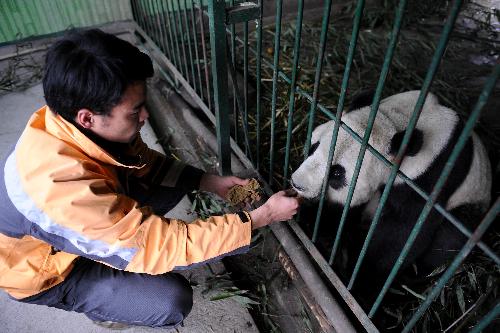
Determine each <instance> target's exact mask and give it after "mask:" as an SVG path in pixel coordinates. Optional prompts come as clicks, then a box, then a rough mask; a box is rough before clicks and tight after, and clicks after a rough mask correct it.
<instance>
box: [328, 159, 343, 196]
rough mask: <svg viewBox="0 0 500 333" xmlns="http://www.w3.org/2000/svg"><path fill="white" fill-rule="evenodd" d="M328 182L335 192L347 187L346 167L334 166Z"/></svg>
mask: <svg viewBox="0 0 500 333" xmlns="http://www.w3.org/2000/svg"><path fill="white" fill-rule="evenodd" d="M328 182H329V184H330V186H331V187H332V188H333V189H335V190H338V189H340V188H342V187H344V186H345V185H346V181H345V169H344V167H343V166H341V165H340V164H335V165H332V167H331V168H330V175H329V177H328Z"/></svg>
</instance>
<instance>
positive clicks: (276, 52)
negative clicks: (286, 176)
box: [269, 0, 283, 186]
mask: <svg viewBox="0 0 500 333" xmlns="http://www.w3.org/2000/svg"><path fill="white" fill-rule="evenodd" d="M282 2H283V1H282V0H276V19H275V20H276V29H275V31H274V71H273V95H272V102H271V144H270V147H269V186H271V185H272V184H273V172H274V140H275V136H276V99H277V94H278V72H279V62H280V36H281V9H282Z"/></svg>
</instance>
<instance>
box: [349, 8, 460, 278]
mask: <svg viewBox="0 0 500 333" xmlns="http://www.w3.org/2000/svg"><path fill="white" fill-rule="evenodd" d="M461 4H462V1H461V0H455V2H454V3H453V7H452V10H451V13H450V16H449V18H448V20H447V22H446V25H445V27H444V28H443V33H442V35H441V38H440V41H439V43H438V47H437V48H436V51H435V53H434V56H433V58H432V61H431V65H430V67H429V70H428V71H427V75H426V78H425V80H424V83H423V85H422V88H421V91H420V95H419V97H418V100H417V103H416V105H415V108H414V111H413V113H412V116H411V118H410V121H409V123H408V126H407V129H406V131H405V135H404V137H403V142H402V143H401V147H400V148H399V150H398V153H397V155H396V158H395V160H394V164H393V166H392V168H391V174H390V176H389V179H388V181H387V184H386V186H385V188H384V191H383V193H382V196H381V198H380V202H379V205H378V207H377V210H376V212H375V215H374V217H373V220H372V223H371V225H370V229H369V230H368V234H367V237H366V239H365V242H364V244H363V248H362V249H363V250H365V251H363V250H362V251H361V253H362V255H360V257H359V259H358V262H359V266H361V264H362V262H363V259H364V254H365V253H366V249H367V248H368V246H369V243H370V241H371V239H372V237H373V233H374V232H375V228H376V226H377V224H378V221H379V219H380V217H381V216H382V210H383V207H384V205H385V203H386V201H387V199H388V197H389V193H390V191H391V189H392V185H393V183H394V181H395V179H396V175H397V172H398V171H399V167H400V165H401V163H402V162H403V158H404V155H405V153H406V148H407V146H408V143H409V142H410V138H411V134H412V133H413V130H414V129H415V127H416V125H417V122H418V118H419V117H420V113H421V112H422V108H423V106H424V102H425V99H426V97H427V94H428V92H429V90H430V87H431V84H432V81H433V79H434V76H435V75H436V72H437V70H438V67H439V64H440V62H441V59H442V57H443V54H444V51H445V50H446V45H447V44H448V39H449V36H450V34H451V31H452V30H453V26H454V24H455V20H456V18H457V15H458V13H459V11H460V7H461ZM355 278H356V276H353V277H352V278H351V281H353V283H354V280H355ZM351 286H352V284H351Z"/></svg>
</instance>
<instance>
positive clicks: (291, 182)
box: [290, 179, 304, 191]
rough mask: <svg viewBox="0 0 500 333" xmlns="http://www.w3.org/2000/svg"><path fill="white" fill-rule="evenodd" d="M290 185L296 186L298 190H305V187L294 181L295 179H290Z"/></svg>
mask: <svg viewBox="0 0 500 333" xmlns="http://www.w3.org/2000/svg"><path fill="white" fill-rule="evenodd" d="M290 185H292V187H293V188H295V189H296V190H299V191H304V188H303V187H301V186H299V185H297V184H296V183H294V182H293V179H292V180H290Z"/></svg>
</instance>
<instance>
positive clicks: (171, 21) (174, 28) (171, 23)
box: [166, 0, 186, 75]
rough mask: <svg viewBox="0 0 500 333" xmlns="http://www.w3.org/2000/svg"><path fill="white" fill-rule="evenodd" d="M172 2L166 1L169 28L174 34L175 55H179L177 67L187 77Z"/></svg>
mask: <svg viewBox="0 0 500 333" xmlns="http://www.w3.org/2000/svg"><path fill="white" fill-rule="evenodd" d="M170 2H171V1H169V0H167V1H166V4H167V12H168V21H169V26H170V28H172V29H171V30H172V31H171V32H172V35H173V41H174V44H175V53H176V55H177V65H176V67H177V68H178V69H179V71H180V72H181V73H182V74H183V75H186V74H185V73H184V72H183V67H182V56H181V50H180V48H179V40H178V38H177V36H178V34H177V23H176V22H175V18H174V17H175V13H174V9H173V5H172V4H170Z"/></svg>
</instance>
